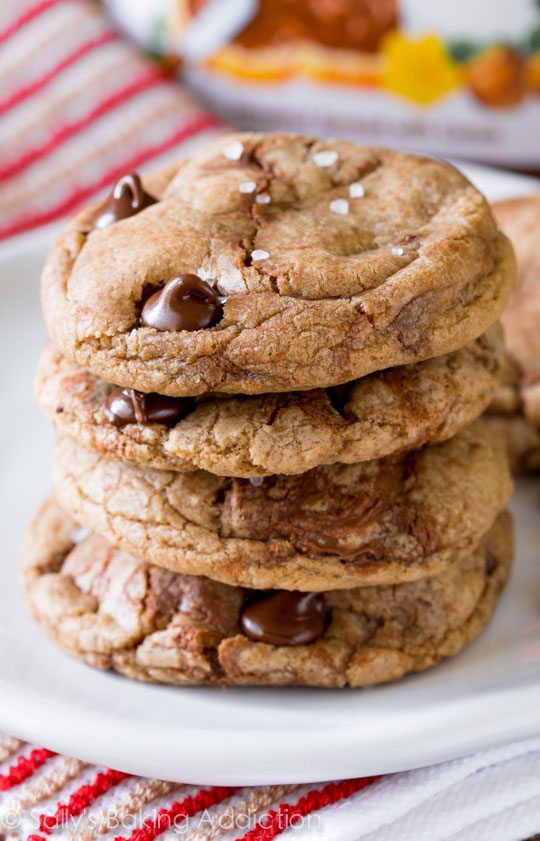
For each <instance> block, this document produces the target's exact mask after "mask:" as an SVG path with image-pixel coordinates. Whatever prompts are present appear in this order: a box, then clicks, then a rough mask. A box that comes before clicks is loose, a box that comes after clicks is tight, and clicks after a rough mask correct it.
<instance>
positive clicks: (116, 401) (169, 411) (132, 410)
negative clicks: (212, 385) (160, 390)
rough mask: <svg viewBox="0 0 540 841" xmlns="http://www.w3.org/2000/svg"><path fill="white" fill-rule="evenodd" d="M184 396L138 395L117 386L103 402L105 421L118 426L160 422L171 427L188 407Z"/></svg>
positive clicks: (183, 415) (185, 413) (187, 401)
mask: <svg viewBox="0 0 540 841" xmlns="http://www.w3.org/2000/svg"><path fill="white" fill-rule="evenodd" d="M192 402H193V401H191V400H189V399H186V398H185V397H165V396H164V395H163V394H142V392H140V391H135V389H133V388H117V389H115V391H113V392H112V393H111V394H109V396H108V397H107V399H106V400H105V402H104V403H103V411H104V412H105V416H106V417H107V420H108V421H110V422H111V423H113V424H114V425H115V426H118V427H122V426H126V425H127V424H128V423H142V424H147V423H162V424H163V425H164V426H174V424H175V423H177V421H179V420H181V418H183V417H185V416H186V415H187V414H188V412H189V411H190V409H191V406H192Z"/></svg>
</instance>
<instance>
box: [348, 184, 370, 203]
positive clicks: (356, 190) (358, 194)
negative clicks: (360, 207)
mask: <svg viewBox="0 0 540 841" xmlns="http://www.w3.org/2000/svg"><path fill="white" fill-rule="evenodd" d="M349 195H350V197H351V199H363V198H364V196H365V195H366V191H365V190H364V186H363V184H361V183H360V181H353V183H352V184H349Z"/></svg>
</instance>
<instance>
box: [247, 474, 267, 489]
mask: <svg viewBox="0 0 540 841" xmlns="http://www.w3.org/2000/svg"><path fill="white" fill-rule="evenodd" d="M249 481H250V484H251V485H253V487H254V488H260V487H261V485H264V476H252V477H251V479H250V480H249Z"/></svg>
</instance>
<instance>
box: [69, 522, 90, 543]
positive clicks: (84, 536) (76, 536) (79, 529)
mask: <svg viewBox="0 0 540 841" xmlns="http://www.w3.org/2000/svg"><path fill="white" fill-rule="evenodd" d="M91 534H92V532H91V531H90V529H86V528H85V527H84V526H75V528H74V529H73V531H72V532H71V534H70V538H71V541H72V543H75V544H76V545H78V544H79V543H83V542H84V541H85V540H88V538H89V537H90V535H91Z"/></svg>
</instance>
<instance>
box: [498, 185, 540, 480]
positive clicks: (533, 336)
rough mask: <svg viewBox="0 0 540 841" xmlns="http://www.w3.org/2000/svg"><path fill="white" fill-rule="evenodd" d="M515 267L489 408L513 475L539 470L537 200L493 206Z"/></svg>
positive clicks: (539, 256) (539, 211) (539, 254)
mask: <svg viewBox="0 0 540 841" xmlns="http://www.w3.org/2000/svg"><path fill="white" fill-rule="evenodd" d="M494 209H495V213H496V215H497V218H498V220H499V223H500V225H501V227H502V228H503V230H504V231H505V232H506V233H507V234H508V236H509V237H510V238H511V240H512V243H513V245H514V247H515V250H516V255H517V261H518V278H517V283H516V286H515V288H514V291H513V292H512V295H511V297H510V301H509V304H508V307H507V309H506V310H505V312H504V314H503V317H502V319H503V323H504V332H505V339H506V346H507V349H508V357H509V359H508V363H507V366H506V371H507V373H506V376H505V377H504V382H503V386H502V387H501V389H500V390H499V392H498V394H497V396H496V399H495V400H494V402H493V405H492V406H491V412H492V414H494V415H496V416H497V417H496V419H495V420H494V425H495V426H497V427H498V428H500V429H503V430H505V434H506V436H507V440H508V445H509V450H510V454H511V457H512V461H513V465H514V467H515V468H516V469H525V470H538V469H540V335H539V329H538V325H539V324H540V251H539V248H538V230H539V228H540V194H539V195H534V196H527V197H523V198H516V199H508V200H506V201H501V202H498V203H497V204H495V206H494Z"/></svg>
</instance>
